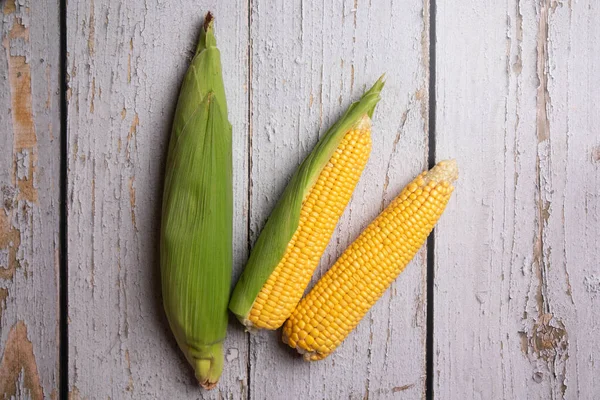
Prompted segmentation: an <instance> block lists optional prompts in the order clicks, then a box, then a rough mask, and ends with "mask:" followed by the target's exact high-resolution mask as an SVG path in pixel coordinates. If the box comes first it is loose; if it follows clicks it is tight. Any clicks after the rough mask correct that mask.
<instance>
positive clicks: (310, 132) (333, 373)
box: [250, 0, 429, 399]
mask: <svg viewBox="0 0 600 400" xmlns="http://www.w3.org/2000/svg"><path fill="white" fill-rule="evenodd" d="M252 3H253V7H252V17H251V21H252V24H251V34H250V35H251V43H252V90H251V99H252V104H251V108H252V111H253V113H252V120H251V121H252V122H251V126H252V138H251V140H252V146H251V149H252V161H251V184H250V187H251V206H250V210H251V216H250V226H251V239H252V240H255V239H256V237H257V236H258V233H259V232H260V229H261V227H262V225H263V223H264V222H265V220H266V218H267V217H268V215H269V213H270V211H271V209H272V207H273V206H274V205H275V202H276V201H277V198H278V196H279V194H280V193H281V192H282V190H283V188H284V186H285V183H286V182H287V179H289V177H290V176H291V174H292V173H293V171H294V169H295V168H296V167H297V166H298V165H299V163H300V162H301V161H302V159H303V158H304V157H305V156H306V154H307V153H308V152H309V151H310V149H312V147H313V145H314V144H315V143H316V141H317V139H318V137H319V135H321V134H323V133H324V132H325V130H326V129H327V128H328V127H329V126H330V124H332V123H333V122H335V120H336V119H337V118H338V117H339V116H340V115H341V114H342V112H343V111H344V109H345V107H347V106H348V104H350V102H351V101H354V100H356V99H358V98H359V97H360V95H361V94H362V93H363V91H364V90H365V89H366V88H368V87H369V86H370V85H371V84H372V83H373V82H374V81H375V80H376V79H377V78H378V77H379V75H380V74H382V73H384V72H386V73H387V75H386V78H387V83H386V87H385V89H384V91H383V94H382V97H383V99H382V101H381V103H380V105H379V106H378V109H377V111H376V113H375V117H374V127H373V151H372V155H371V158H370V161H369V164H368V166H367V168H366V170H365V172H364V174H363V177H362V179H361V181H360V183H359V185H358V187H357V189H356V192H355V194H354V198H353V200H352V202H351V203H350V205H349V207H348V209H347V210H346V213H345V215H344V216H343V218H342V220H341V222H340V224H339V226H338V228H337V230H336V233H335V234H334V236H333V238H332V242H331V245H330V246H329V249H328V251H327V252H326V254H325V256H324V258H323V260H322V266H321V267H320V269H319V271H318V272H317V273H316V276H315V278H314V281H316V279H318V278H319V277H320V276H321V275H322V274H323V272H324V271H326V270H327V269H328V268H329V267H330V266H331V265H332V264H333V262H334V261H335V259H336V258H337V257H338V256H339V255H340V254H341V253H342V251H343V250H344V249H345V248H346V247H347V245H348V244H349V243H350V242H351V241H352V240H353V239H354V238H355V237H356V236H357V235H358V233H359V232H360V230H361V229H362V228H364V227H365V226H366V225H367V224H368V222H369V221H370V220H371V219H372V218H374V217H375V215H377V213H378V212H379V211H380V210H382V208H383V207H384V206H385V205H387V203H388V202H389V201H390V200H391V199H392V198H393V197H394V196H395V195H396V194H397V193H399V191H400V189H401V188H402V186H403V185H404V184H406V183H407V182H408V181H409V180H410V179H411V178H412V176H413V175H415V174H417V172H419V171H421V170H422V169H423V168H424V167H425V165H426V157H427V145H426V144H427V134H426V132H427V121H428V103H427V102H428V100H427V98H428V97H427V92H428V48H429V47H428V46H429V36H428V30H429V24H428V20H429V14H428V7H429V5H428V2H427V1H425V2H390V3H387V4H381V3H379V2H378V3H377V4H375V2H373V3H372V4H371V3H370V2H363V1H335V2H326V3H323V4H316V3H307V2H303V1H291V2H290V1H276V2H272V1H262V0H254V1H253V2H252ZM425 281H426V266H425V252H424V251H422V252H420V253H419V255H418V256H417V258H416V259H415V260H414V261H413V263H412V265H410V266H409V267H408V268H407V270H406V272H405V273H404V274H403V275H402V277H401V278H400V279H399V280H398V281H397V282H396V283H395V284H394V285H393V287H392V289H391V290H390V291H388V293H386V294H385V296H384V297H383V298H382V299H381V300H380V301H379V303H378V304H377V305H376V306H375V307H374V309H373V310H372V311H371V312H370V313H369V315H367V316H366V317H365V319H364V320H363V322H362V323H361V324H360V325H359V327H358V328H357V330H356V331H355V332H354V333H353V334H352V335H351V336H350V337H349V338H348V339H347V340H346V341H345V343H344V344H343V345H342V346H341V347H340V348H339V349H338V350H337V351H336V353H335V354H333V355H332V356H330V357H329V358H327V359H326V360H324V361H319V362H315V363H310V364H309V363H305V362H303V361H302V360H301V359H300V358H299V357H298V355H297V354H295V352H292V351H291V350H290V349H289V348H287V347H286V346H285V345H284V344H282V343H281V340H280V333H279V332H277V333H274V332H259V333H258V334H256V335H254V336H252V339H251V353H250V354H251V372H250V397H251V398H256V399H263V398H265V399H271V398H273V399H275V398H277V399H279V398H286V397H288V396H292V397H293V398H298V399H300V398H306V399H308V398H311V399H321V398H327V399H333V398H336V399H337V398H340V399H341V398H353V399H354V398H361V399H362V398H364V397H367V396H368V398H370V399H374V398H390V396H392V395H396V396H400V395H401V394H402V395H404V396H406V397H407V398H418V397H423V396H424V382H425V336H426V327H425V311H426V285H425Z"/></svg>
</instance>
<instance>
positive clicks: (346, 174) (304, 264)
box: [249, 115, 371, 329]
mask: <svg viewBox="0 0 600 400" xmlns="http://www.w3.org/2000/svg"><path fill="white" fill-rule="evenodd" d="M370 152H371V119H370V118H369V117H368V116H366V115H365V116H364V118H363V119H362V120H361V121H360V122H359V124H358V125H357V126H356V127H354V128H353V129H352V130H351V131H349V132H348V133H346V135H345V136H344V138H343V139H342V141H341V142H340V145H339V146H338V148H337V149H336V150H335V153H333V156H332V157H331V159H330V161H329V162H328V163H327V165H326V166H325V168H323V171H322V172H321V174H320V175H319V177H318V179H317V182H316V183H315V185H314V186H313V188H312V189H311V190H310V192H309V194H308V196H307V197H306V199H305V200H304V201H303V203H302V208H301V210H300V223H299V225H298V229H296V232H295V233H294V236H292V240H290V242H289V244H288V246H287V248H286V250H285V254H284V255H283V258H282V259H281V261H280V262H279V264H277V267H275V270H274V271H273V273H272V274H271V275H270V276H269V278H268V279H267V282H266V283H265V285H264V286H263V287H262V289H261V290H260V292H259V293H258V297H257V298H256V301H255V302H254V305H253V306H252V309H251V310H250V316H249V320H250V322H251V323H252V326H253V327H256V328H266V329H277V328H279V327H280V326H281V325H282V324H283V323H284V322H285V320H286V319H287V318H288V317H289V316H290V314H291V312H292V310H293V309H294V307H295V306H296V304H298V301H300V299H301V298H302V294H304V290H305V289H306V286H307V285H308V282H309V281H310V278H311V276H312V274H313V272H314V270H315V268H316V267H317V265H318V264H319V260H320V259H321V255H322V254H323V252H324V251H325V248H326V247H327V244H328V243H329V239H330V238H331V235H332V234H333V230H334V229H335V226H336V224H337V222H338V219H339V218H340V216H341V215H342V213H343V212H344V209H345V208H346V205H347V204H348V202H349V201H350V197H352V192H353V190H354V187H355V186H356V184H357V183H358V180H359V178H360V175H361V173H362V171H363V169H364V168H365V165H366V164H367V160H368V159H369V154H370Z"/></svg>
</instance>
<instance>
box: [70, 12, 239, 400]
mask: <svg viewBox="0 0 600 400" xmlns="http://www.w3.org/2000/svg"><path fill="white" fill-rule="evenodd" d="M209 10H210V11H213V12H214V14H215V17H216V23H215V24H216V25H215V26H216V28H215V30H216V36H217V40H218V45H219V48H220V50H221V54H222V62H223V65H225V66H226V70H225V73H224V77H225V86H226V92H227V97H228V105H229V110H230V111H229V119H230V121H231V123H232V125H233V146H234V160H235V161H234V171H235V172H234V187H235V214H234V220H235V228H234V238H235V240H234V243H235V264H236V276H237V273H239V270H240V267H241V263H242V262H243V260H244V259H245V257H246V252H247V222H246V220H247V209H248V205H247V201H248V196H247V192H248V190H247V181H248V170H247V162H248V161H247V160H248V158H247V154H248V150H247V125H248V122H247V121H248V106H247V103H248V93H247V82H248V62H247V54H248V50H247V49H248V39H247V38H248V35H247V34H248V25H247V21H248V14H247V11H248V8H247V5H246V3H245V2H241V1H233V0H232V1H216V0H214V1H201V2H198V1H191V0H190V1H180V2H177V3H176V4H173V3H172V2H169V1H164V0H149V1H145V2H131V1H118V0H113V1H99V0H95V1H83V0H80V1H76V0H70V1H69V2H68V9H67V24H68V38H69V41H68V52H69V57H68V74H69V89H68V91H69V92H68V96H69V101H68V132H69V142H68V146H69V160H68V168H69V172H68V175H69V187H68V197H69V201H68V224H69V225H68V226H69V231H68V232H69V242H68V248H69V254H68V255H69V338H70V340H69V385H70V388H69V390H70V394H71V397H72V398H82V399H83V398H85V399H92V398H102V399H105V398H107V397H109V398H112V399H141V398H159V399H168V398H173V399H188V398H189V399H196V398H236V399H237V398H245V397H246V392H247V388H246V371H247V354H248V352H247V339H246V338H245V336H244V333H243V331H242V330H241V329H239V327H238V324H237V322H234V323H233V324H232V326H231V329H229V333H228V335H229V336H228V339H227V341H226V344H225V346H226V359H227V365H226V369H225V373H224V374H223V376H222V378H221V382H220V384H219V386H218V388H217V389H216V390H214V391H212V392H206V391H202V390H201V389H200V387H199V386H198V385H197V383H195V379H194V376H193V373H192V370H191V367H190V366H188V365H187V363H186V361H185V359H184V358H183V356H182V354H181V352H180V351H179V349H178V348H177V346H176V344H175V341H174V338H173V336H172V335H171V332H170V331H169V328H168V324H167V322H166V318H165V316H164V312H163V309H162V300H161V297H160V282H159V269H158V268H159V265H158V254H157V249H158V232H159V223H160V205H161V197H162V180H163V168H164V160H165V156H166V148H167V147H166V145H167V141H168V138H169V135H170V127H171V122H172V117H173V112H174V108H175V104H176V99H177V94H178V92H179V86H180V84H181V80H182V77H183V74H184V72H185V70H186V68H187V66H188V64H189V61H190V59H191V56H192V55H193V51H194V49H195V45H196V40H197V37H198V34H199V32H200V26H201V24H202V22H203V18H204V15H205V13H206V12H207V11H209Z"/></svg>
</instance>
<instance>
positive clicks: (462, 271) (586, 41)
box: [434, 0, 600, 399]
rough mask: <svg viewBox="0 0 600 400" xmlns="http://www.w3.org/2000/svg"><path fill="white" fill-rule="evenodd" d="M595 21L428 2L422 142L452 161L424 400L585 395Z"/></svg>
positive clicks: (588, 11) (589, 9)
mask: <svg viewBox="0 0 600 400" xmlns="http://www.w3.org/2000/svg"><path fill="white" fill-rule="evenodd" d="M599 17H600V8H599V7H598V4H597V3H596V2H594V1H591V0H588V1H577V2H575V1H561V2H556V1H550V0H540V1H523V0H521V1H518V0H517V1H508V2H506V3H504V4H499V3H494V6H493V7H490V6H489V5H486V4H484V3H482V2H478V1H465V2H451V3H444V2H442V3H439V4H438V12H437V70H436V71H437V80H436V87H437V110H438V113H437V121H436V125H437V130H436V139H437V140H436V148H437V153H438V158H439V159H442V158H446V157H456V158H457V159H458V162H459V166H460V169H461V177H460V179H459V183H458V185H457V189H456V193H455V195H454V198H453V199H452V201H451V203H450V204H449V206H448V210H447V213H446V215H445V216H444V217H443V218H442V220H441V222H440V224H439V225H438V228H437V230H436V239H435V250H436V251H435V264H436V269H435V282H436V285H435V288H436V290H435V293H434V296H435V297H434V299H435V311H434V316H435V322H434V328H435V331H434V338H435V348H434V357H435V360H434V361H435V364H434V379H435V380H434V392H435V395H436V397H438V398H441V399H462V398H507V399H524V398H528V399H549V398H553V399H554V398H567V399H576V398H577V399H592V398H596V397H597V395H598V393H599V392H600V380H599V378H598V376H599V375H598V365H599V363H598V357H600V353H599V352H598V350H597V349H598V348H600V346H599V344H600V343H599V339H598V337H599V336H598V334H597V330H598V326H599V325H598V322H599V321H598V314H597V302H598V288H599V285H598V282H599V280H598V276H600V272H599V271H600V269H599V265H600V263H599V261H600V256H599V253H598V252H597V251H596V248H597V247H598V240H599V239H598V238H599V237H600V236H599V233H600V231H599V228H598V226H599V225H598V219H599V217H600V198H599V197H598V193H599V191H600V173H599V164H598V158H599V157H598V145H599V143H600V142H599V141H598V134H597V126H598V124H599V122H600V120H599V119H600V116H599V114H598V113H597V112H596V111H595V108H594V107H595V106H594V104H597V103H598V94H597V91H596V90H595V89H593V88H595V87H596V85H597V84H598V79H599V78H598V76H599V72H600V71H599V69H600V61H599V60H598V58H597V57H596V56H595V54H597V52H598V50H600V49H599V46H600V45H599V44H598V37H599V35H600V29H599V28H598V25H597V21H598V18H599ZM477 32H485V35H481V34H476V33H477Z"/></svg>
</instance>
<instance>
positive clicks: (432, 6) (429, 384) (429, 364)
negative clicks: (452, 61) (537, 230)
mask: <svg viewBox="0 0 600 400" xmlns="http://www.w3.org/2000/svg"><path fill="white" fill-rule="evenodd" d="M435 23H436V0H430V2H429V93H428V94H429V132H428V155H427V158H428V164H429V168H432V167H433V166H434V165H435V157H436V154H435V150H436V149H435V118H436V108H435V107H436V86H435V79H436V75H435V71H436V59H435V54H436V53H435V50H436V49H435V43H436V29H435ZM434 273H435V228H434V230H433V231H432V232H431V234H430V235H429V237H428V238H427V323H426V326H427V335H426V339H425V398H426V399H433V395H434V393H433V379H434V376H433V362H434V357H433V339H434V338H433V335H434V321H433V313H434V308H433V306H434V304H433V300H434V299H433V290H434V279H435V275H434Z"/></svg>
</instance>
